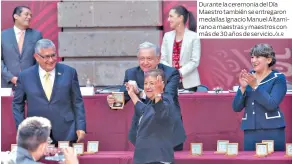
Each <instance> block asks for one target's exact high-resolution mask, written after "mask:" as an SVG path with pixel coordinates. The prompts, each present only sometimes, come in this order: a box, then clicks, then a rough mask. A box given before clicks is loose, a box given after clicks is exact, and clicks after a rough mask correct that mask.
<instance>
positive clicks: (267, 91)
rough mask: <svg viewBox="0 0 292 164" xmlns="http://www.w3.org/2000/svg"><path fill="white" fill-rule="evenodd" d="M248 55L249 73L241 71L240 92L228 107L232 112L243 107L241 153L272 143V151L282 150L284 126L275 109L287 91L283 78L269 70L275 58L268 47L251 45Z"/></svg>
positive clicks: (272, 51) (278, 112)
mask: <svg viewBox="0 0 292 164" xmlns="http://www.w3.org/2000/svg"><path fill="white" fill-rule="evenodd" d="M250 56H251V64H252V66H253V71H251V72H247V71H246V70H242V71H241V73H240V76H239V83H240V89H238V91H237V93H236V96H235V98H234V100H233V104H232V107H233V110H234V111H235V112H241V111H242V109H243V108H245V111H244V116H243V118H242V124H241V129H242V130H243V131H244V150H246V151H254V150H255V144H256V143H261V142H262V140H274V146H275V147H274V149H275V151H284V150H285V143H286V142H285V126H286V123H285V119H284V115H283V113H282V111H281V109H280V107H279V106H280V104H281V102H282V100H283V98H284V96H285V95H286V91H287V85H286V78H285V75H284V74H282V73H280V72H278V71H276V70H273V69H272V66H273V65H274V64H275V63H276V58H275V52H274V50H273V48H272V47H271V46H270V45H268V44H257V45H255V46H254V47H253V48H252V49H251V52H250Z"/></svg>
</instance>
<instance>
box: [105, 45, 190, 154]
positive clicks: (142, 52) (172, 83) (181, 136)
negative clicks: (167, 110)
mask: <svg viewBox="0 0 292 164" xmlns="http://www.w3.org/2000/svg"><path fill="white" fill-rule="evenodd" d="M137 57H138V62H139V66H138V67H134V68H130V69H128V70H126V73H125V78H124V83H125V84H126V83H127V84H128V83H129V84H131V85H135V93H136V94H137V95H138V97H139V98H140V99H141V101H142V102H144V103H145V104H148V103H149V102H150V100H149V99H148V98H146V94H145V92H144V90H143V89H144V73H145V72H147V71H149V70H151V69H157V68H158V69H160V70H162V71H163V72H164V75H165V82H164V83H165V88H164V93H167V94H169V95H171V97H172V98H173V101H174V105H175V109H176V110H175V112H176V114H175V116H176V117H175V118H174V119H175V127H174V133H173V146H174V150H175V151H181V150H182V149H183V142H184V141H185V139H186V134H185V130H184V127H183V123H182V120H181V111H180V105H179V102H178V84H179V78H180V75H179V72H178V70H176V69H175V68H172V67H169V66H166V65H163V64H159V61H160V50H159V48H158V47H157V46H156V45H154V44H152V43H150V42H144V43H142V44H140V45H139V50H138V56H137ZM134 81H135V82H134ZM133 82H134V83H133ZM120 91H121V92H124V95H125V101H126V102H127V101H129V100H130V97H129V94H128V92H127V89H126V87H125V86H123V87H122V88H120ZM107 102H108V105H109V106H112V104H113V103H115V99H114V98H113V96H112V95H109V96H108V97H107ZM140 118H141V115H136V114H134V116H133V121H132V128H131V130H130V132H129V140H130V141H131V142H132V143H133V144H134V145H135V142H136V136H137V128H138V122H139V119H140Z"/></svg>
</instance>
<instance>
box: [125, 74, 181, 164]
mask: <svg viewBox="0 0 292 164" xmlns="http://www.w3.org/2000/svg"><path fill="white" fill-rule="evenodd" d="M144 77H145V80H144V91H145V93H146V96H147V98H149V100H150V101H149V102H148V103H147V104H145V103H143V102H141V101H140V100H139V98H138V97H137V95H136V93H135V88H134V86H133V85H129V84H128V83H126V88H127V91H128V95H129V96H130V98H131V100H132V101H133V104H134V105H135V115H137V116H139V122H138V126H132V127H131V130H132V131H136V132H137V136H136V139H135V140H136V142H135V143H133V144H134V145H135V151H134V164H150V163H151V164H156V163H157V164H158V163H171V162H173V161H174V151H173V142H172V139H173V135H174V134H173V129H174V123H175V119H174V118H173V117H174V116H175V107H174V102H173V100H172V97H171V96H170V95H168V94H164V93H163V89H164V74H163V71H161V70H159V69H152V70H149V71H148V72H145V75H144Z"/></svg>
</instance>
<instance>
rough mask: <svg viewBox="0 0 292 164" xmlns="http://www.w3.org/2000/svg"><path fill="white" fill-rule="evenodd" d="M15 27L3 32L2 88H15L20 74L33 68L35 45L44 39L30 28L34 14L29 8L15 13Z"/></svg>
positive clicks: (18, 9)
mask: <svg viewBox="0 0 292 164" xmlns="http://www.w3.org/2000/svg"><path fill="white" fill-rule="evenodd" d="M12 16H13V21H14V27H13V28H9V29H6V30H4V31H2V32H1V48H2V49H1V55H2V56H1V88H12V87H14V86H15V84H16V81H17V78H18V74H19V72H21V71H22V70H24V69H27V68H28V67H31V66H33V65H34V64H35V63H36V60H35V59H34V57H33V54H34V46H35V43H36V42H37V41H38V40H40V39H42V34H41V32H39V31H37V30H34V29H31V28H29V26H30V22H31V19H32V12H31V10H30V8H29V7H27V6H18V7H16V8H15V9H14V11H13V14H12Z"/></svg>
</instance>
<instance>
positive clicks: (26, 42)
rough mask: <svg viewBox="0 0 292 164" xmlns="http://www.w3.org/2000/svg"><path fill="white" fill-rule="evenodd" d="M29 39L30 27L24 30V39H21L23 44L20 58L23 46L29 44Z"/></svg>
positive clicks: (23, 49)
mask: <svg viewBox="0 0 292 164" xmlns="http://www.w3.org/2000/svg"><path fill="white" fill-rule="evenodd" d="M29 40H31V29H27V30H26V31H25V35H24V41H23V46H22V53H21V55H20V58H22V56H23V55H24V51H25V47H27V44H29ZM17 46H18V45H17Z"/></svg>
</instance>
